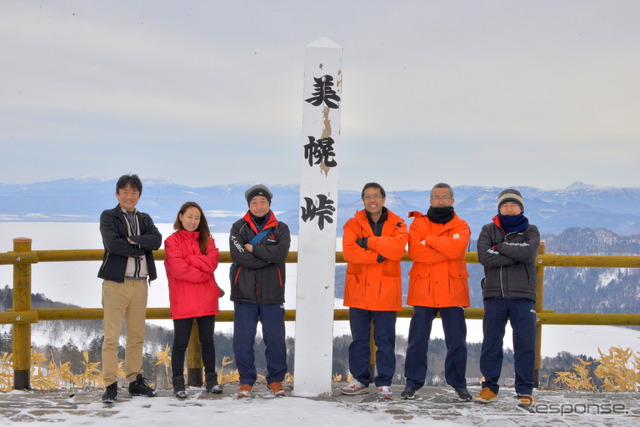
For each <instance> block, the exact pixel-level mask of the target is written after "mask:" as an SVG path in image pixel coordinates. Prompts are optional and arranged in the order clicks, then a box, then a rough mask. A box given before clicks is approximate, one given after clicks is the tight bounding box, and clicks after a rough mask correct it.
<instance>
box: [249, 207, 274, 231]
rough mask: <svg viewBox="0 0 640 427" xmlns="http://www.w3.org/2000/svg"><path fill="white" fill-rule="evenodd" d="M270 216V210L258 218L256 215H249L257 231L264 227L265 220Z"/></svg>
mask: <svg viewBox="0 0 640 427" xmlns="http://www.w3.org/2000/svg"><path fill="white" fill-rule="evenodd" d="M270 216H271V211H269V212H268V213H267V214H266V215H265V216H263V217H260V218H258V217H257V216H253V215H251V219H252V220H253V223H254V224H255V226H256V228H257V229H258V231H260V230H262V227H264V225H265V224H266V223H267V220H268V219H269V217H270Z"/></svg>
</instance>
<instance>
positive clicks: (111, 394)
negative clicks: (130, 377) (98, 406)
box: [102, 381, 118, 403]
mask: <svg viewBox="0 0 640 427" xmlns="http://www.w3.org/2000/svg"><path fill="white" fill-rule="evenodd" d="M117 398H118V382H117V381H116V382H115V383H113V384H109V385H108V386H107V387H106V388H105V390H104V394H103V395H102V403H114V402H115V401H116V399H117Z"/></svg>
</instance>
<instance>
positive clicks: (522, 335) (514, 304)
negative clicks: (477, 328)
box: [480, 298, 536, 394]
mask: <svg viewBox="0 0 640 427" xmlns="http://www.w3.org/2000/svg"><path fill="white" fill-rule="evenodd" d="M507 320H509V322H510V323H511V328H512V329H513V353H514V367H515V373H516V380H515V389H516V393H517V394H531V393H532V392H533V380H534V376H535V363H536V362H535V354H536V351H535V347H536V308H535V303H534V302H533V301H531V300H528V299H524V298H512V299H509V298H487V299H485V300H484V319H483V320H482V330H483V333H484V339H483V340H482V352H481V354H480V372H482V375H483V376H484V378H485V380H484V382H483V383H482V387H483V388H484V387H489V389H491V391H492V392H494V393H498V390H499V389H500V386H499V385H498V381H499V380H500V373H501V371H502V358H503V350H502V346H503V339H504V333H505V326H506V325H507Z"/></svg>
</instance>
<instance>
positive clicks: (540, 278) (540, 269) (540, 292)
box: [533, 242, 546, 388]
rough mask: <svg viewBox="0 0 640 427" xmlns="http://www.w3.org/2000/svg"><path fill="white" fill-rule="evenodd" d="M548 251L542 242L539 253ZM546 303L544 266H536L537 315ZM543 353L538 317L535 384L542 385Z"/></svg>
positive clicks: (540, 326)
mask: <svg viewBox="0 0 640 427" xmlns="http://www.w3.org/2000/svg"><path fill="white" fill-rule="evenodd" d="M545 251H546V244H545V242H540V247H539V248H538V254H539V255H542V254H544V253H545ZM543 303H544V266H543V265H541V264H538V265H537V266H536V315H539V314H540V313H542V310H543ZM541 354H542V324H541V323H540V322H539V321H538V320H537V319H536V365H535V373H534V377H533V386H534V387H536V388H539V387H540V365H541Z"/></svg>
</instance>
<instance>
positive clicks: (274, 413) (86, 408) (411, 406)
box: [0, 386, 640, 427]
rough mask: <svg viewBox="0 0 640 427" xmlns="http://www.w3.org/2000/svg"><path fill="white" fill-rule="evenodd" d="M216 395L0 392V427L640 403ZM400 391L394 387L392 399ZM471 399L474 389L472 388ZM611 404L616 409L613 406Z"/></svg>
mask: <svg viewBox="0 0 640 427" xmlns="http://www.w3.org/2000/svg"><path fill="white" fill-rule="evenodd" d="M229 389H230V390H225V393H224V394H223V395H222V396H218V395H216V396H213V395H209V394H207V393H203V392H202V390H201V389H190V391H189V393H190V398H189V399H187V400H184V401H179V400H177V399H175V398H173V397H172V396H171V394H170V392H161V394H160V395H159V396H157V397H154V398H144V397H135V398H129V397H128V396H126V393H121V394H120V399H119V400H118V401H117V402H116V404H114V405H104V404H102V403H101V402H100V395H101V392H100V391H95V392H77V393H70V392H20V391H13V392H10V393H5V394H2V393H0V426H2V425H23V423H27V422H28V423H34V422H46V423H52V422H61V423H63V425H83V426H114V425H116V426H147V425H154V426H159V427H163V426H171V427H175V426H184V425H203V424H204V423H210V424H212V425H222V426H243V427H253V426H256V427H257V426H260V427H264V426H277V425H290V426H295V427H298V426H340V425H348V426H349V427H360V426H362V427H364V426H372V425H408V426H418V425H425V424H427V425H429V426H454V425H455V426H460V425H462V426H471V425H490V426H540V425H556V426H583V427H587V426H594V427H595V426H602V425H616V426H637V425H639V424H640V401H639V400H638V396H637V394H634V393H597V394H594V393H576V392H573V393H569V392H558V391H553V392H547V391H542V392H537V393H536V396H537V398H538V402H539V403H538V407H537V409H535V410H525V409H522V408H518V407H517V406H516V401H515V399H512V398H511V397H510V396H511V395H512V391H503V392H502V393H501V396H500V400H499V401H498V402H495V403H492V404H488V405H482V404H478V403H473V402H459V401H457V400H456V399H455V398H454V394H453V392H452V390H450V389H445V388H438V387H426V388H424V389H422V390H420V392H419V393H420V396H421V397H422V400H415V401H404V400H400V399H397V398H395V399H392V400H389V401H387V400H385V401H379V400H378V399H377V398H376V396H375V395H374V394H373V393H372V394H369V395H363V396H339V394H338V393H337V391H334V392H333V395H332V396H326V397H321V398H316V399H309V398H299V397H293V396H288V397H285V398H268V397H267V395H266V392H264V386H262V388H258V396H256V397H255V398H252V399H244V400H243V399H236V398H234V397H233V396H232V391H233V390H235V388H231V387H229ZM399 391H400V390H399V389H397V388H396V389H394V392H395V393H396V394H397V393H398V392H399ZM471 391H472V393H475V392H477V391H478V390H477V388H472V389H471ZM614 405H615V406H614Z"/></svg>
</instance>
